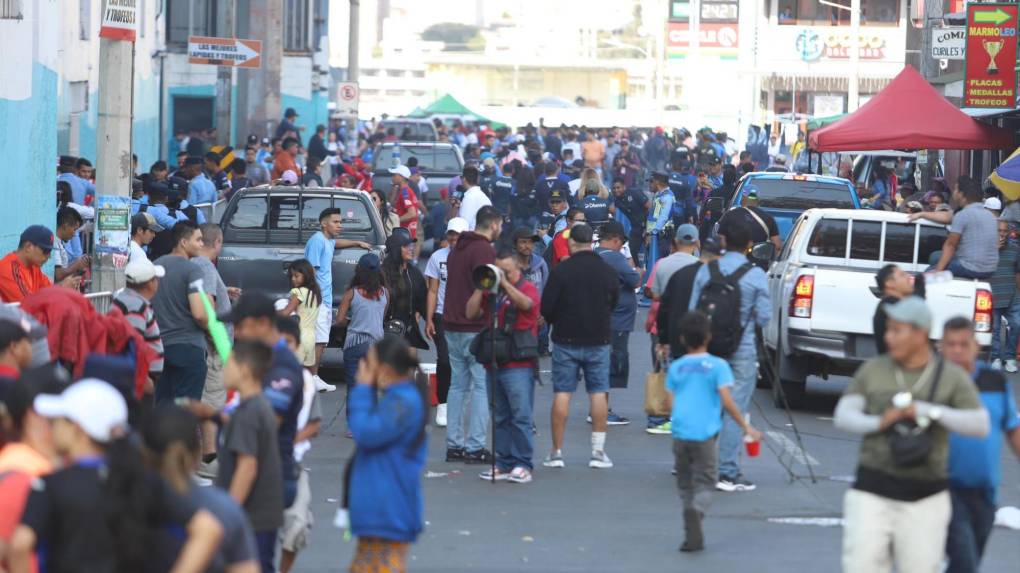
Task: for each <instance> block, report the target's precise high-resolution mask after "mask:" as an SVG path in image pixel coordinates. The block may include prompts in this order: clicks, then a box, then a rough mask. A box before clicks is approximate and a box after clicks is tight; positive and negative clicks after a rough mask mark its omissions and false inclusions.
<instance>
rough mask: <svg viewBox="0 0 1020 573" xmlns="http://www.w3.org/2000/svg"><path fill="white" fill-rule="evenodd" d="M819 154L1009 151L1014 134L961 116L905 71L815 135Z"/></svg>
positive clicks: (811, 139)
mask: <svg viewBox="0 0 1020 573" xmlns="http://www.w3.org/2000/svg"><path fill="white" fill-rule="evenodd" d="M808 145H809V146H810V148H811V149H813V150H815V151H869V150H875V149H1006V148H1012V147H1013V145H1014V144H1013V134H1012V133H1011V132H1010V131H1008V130H1005V129H1001V128H998V127H992V126H990V125H987V124H984V123H981V122H979V121H977V120H975V119H973V118H971V117H969V116H968V115H967V114H965V113H963V112H962V111H960V110H959V109H958V108H957V107H956V106H954V105H953V104H952V103H950V102H949V100H947V99H946V98H944V97H942V96H941V95H939V93H938V92H937V91H935V88H933V87H932V86H931V85H930V84H928V82H926V81H925V80H924V78H922V77H921V75H920V74H918V73H917V71H916V70H914V68H912V67H910V66H907V67H905V68H903V71H901V72H900V73H899V75H897V76H896V78H895V79H893V80H892V82H890V83H889V85H888V86H887V87H886V88H885V89H884V90H882V91H881V92H879V93H878V94H876V95H875V97H873V98H871V99H870V100H869V101H868V102H867V103H866V104H864V105H862V106H861V107H860V109H858V110H857V111H855V112H853V113H851V114H849V115H847V116H846V117H845V118H843V119H842V120H840V121H837V122H836V123H833V124H831V125H828V126H826V127H823V128H821V129H819V130H817V131H814V132H811V133H810V134H809V136H808Z"/></svg>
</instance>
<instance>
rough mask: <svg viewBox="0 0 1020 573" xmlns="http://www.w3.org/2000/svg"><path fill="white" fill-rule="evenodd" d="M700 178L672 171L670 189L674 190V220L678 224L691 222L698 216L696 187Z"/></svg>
mask: <svg viewBox="0 0 1020 573" xmlns="http://www.w3.org/2000/svg"><path fill="white" fill-rule="evenodd" d="M697 185H698V180H697V179H696V178H695V177H694V175H691V174H690V173H681V172H679V171H671V172H670V174H669V189H670V191H672V192H673V198H674V199H675V202H674V203H673V222H674V223H676V224H677V225H682V224H684V223H689V222H691V221H694V220H695V219H697V217H698V204H697V202H696V201H695V200H694V189H695V188H696V187H697Z"/></svg>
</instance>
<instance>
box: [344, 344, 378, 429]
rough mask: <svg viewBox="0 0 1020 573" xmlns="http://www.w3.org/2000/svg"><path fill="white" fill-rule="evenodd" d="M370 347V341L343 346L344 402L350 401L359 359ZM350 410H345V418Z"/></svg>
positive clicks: (355, 382) (349, 415)
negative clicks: (345, 398) (345, 374)
mask: <svg viewBox="0 0 1020 573" xmlns="http://www.w3.org/2000/svg"><path fill="white" fill-rule="evenodd" d="M370 348H372V343H371V342H366V343H364V344H357V345H354V346H352V347H350V348H344V371H345V372H346V373H347V400H346V402H344V403H345V404H350V403H351V390H352V389H353V388H354V385H355V384H357V383H358V381H357V380H355V379H354V378H355V377H356V376H357V375H358V364H359V363H360V362H361V359H362V358H364V357H365V356H366V355H367V354H368V350H369V349H370ZM350 417H351V414H350V410H348V411H347V419H350Z"/></svg>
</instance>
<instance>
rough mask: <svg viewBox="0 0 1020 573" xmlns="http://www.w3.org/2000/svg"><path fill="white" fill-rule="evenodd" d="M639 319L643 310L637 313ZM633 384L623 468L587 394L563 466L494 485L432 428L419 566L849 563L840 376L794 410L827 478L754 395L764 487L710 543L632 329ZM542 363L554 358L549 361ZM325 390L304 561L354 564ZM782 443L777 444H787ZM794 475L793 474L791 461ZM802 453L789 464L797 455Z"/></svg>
mask: <svg viewBox="0 0 1020 573" xmlns="http://www.w3.org/2000/svg"><path fill="white" fill-rule="evenodd" d="M642 323H643V320H642V319H641V317H640V316H639V320H638V324H639V325H640V324H642ZM631 353H632V354H631V359H632V377H631V387H630V388H628V389H627V390H625V391H622V392H616V393H613V394H612V404H613V409H614V411H616V412H617V413H619V414H622V415H625V416H628V417H630V418H631V419H632V420H634V422H633V423H632V424H631V425H629V426H623V427H613V428H610V430H609V437H608V440H607V444H606V449H607V452H608V453H609V455H610V456H611V457H612V458H613V461H614V463H615V464H616V467H615V468H613V469H611V470H606V471H600V470H593V469H589V468H588V467H587V459H588V451H589V436H590V434H589V426H588V425H587V424H586V423H585V422H584V416H585V415H586V413H587V410H586V406H585V404H584V403H583V402H582V401H581V398H583V397H584V396H583V395H582V394H578V395H577V396H576V397H575V400H574V402H573V404H572V408H571V419H570V421H569V425H568V428H567V438H566V443H565V446H564V454H565V457H566V460H567V464H568V465H567V467H566V469H563V470H548V469H545V468H542V467H541V466H540V465H539V467H537V468H536V471H535V481H533V482H532V483H531V484H527V485H514V484H508V483H500V484H495V485H492V484H489V483H486V482H483V481H481V480H479V479H478V477H477V473H478V472H479V471H480V469H481V468H479V467H478V466H465V465H462V464H447V463H445V462H444V461H443V456H444V444H443V439H444V436H445V432H444V430H443V429H441V428H433V429H432V430H431V434H430V448H429V450H430V451H429V463H428V467H427V469H428V471H429V472H437V473H445V472H449V475H445V476H442V477H433V478H429V479H426V480H425V500H426V512H425V514H426V515H425V519H426V521H427V526H426V529H425V533H424V534H423V535H422V537H421V538H420V539H419V542H418V543H417V545H415V546H414V547H413V549H412V552H411V554H412V558H411V561H410V568H411V570H412V571H415V572H451V571H458V572H460V571H463V572H467V571H472V572H473V571H486V572H492V573H502V572H507V573H509V572H515V571H540V572H572V571H585V572H595V571H607V572H608V571H639V570H640V571H678V570H680V571H694V572H700V571H706V572H707V571H732V572H740V571H761V572H767V571H776V572H780V571H782V572H789V571H805V572H807V571H812V572H815V571H818V572H836V571H839V555H840V536H841V530H840V528H839V527H838V526H833V525H834V524H835V519H838V518H839V517H840V515H841V513H842V512H841V506H842V494H843V492H844V491H845V490H846V488H847V485H848V483H847V482H848V480H849V479H850V476H851V475H852V474H853V471H854V467H855V464H856V458H857V455H856V452H857V439H856V438H853V437H850V436H848V435H846V434H843V433H842V432H839V431H837V430H835V429H834V428H833V427H832V422H831V420H830V419H829V417H830V416H831V415H832V410H833V408H834V407H835V404H836V400H837V399H838V395H839V392H840V391H841V390H842V388H843V387H844V385H845V384H846V379H842V380H840V381H828V382H826V381H822V380H820V379H813V380H812V383H811V390H812V392H813V398H812V400H811V401H810V404H809V405H810V408H809V409H808V410H806V411H801V412H798V413H797V414H795V419H796V421H797V425H798V427H799V429H800V431H801V433H802V435H803V436H804V441H805V446H806V447H807V450H808V454H809V455H810V459H809V460H808V461H809V462H811V463H814V464H817V465H813V466H812V467H813V469H814V472H815V474H816V477H817V479H818V481H817V482H816V483H812V482H811V480H810V479H809V478H808V468H807V466H806V465H804V464H803V463H801V462H798V461H797V460H793V461H791V455H790V454H789V452H788V451H787V450H786V449H785V447H784V444H792V443H793V442H792V440H793V434H792V432H791V431H790V430H791V429H790V428H789V427H788V426H787V423H788V421H787V419H786V415H785V413H783V412H782V411H781V410H777V409H776V408H774V407H773V406H772V402H771V398H770V395H769V393H768V391H765V390H759V391H758V392H757V394H756V395H755V398H754V405H753V406H752V412H751V421H752V423H753V424H755V425H756V426H757V427H758V428H760V429H762V430H763V431H767V432H768V433H769V439H768V440H767V444H766V446H767V447H766V448H763V449H762V455H761V456H760V457H759V458H757V459H755V460H752V461H750V462H747V463H746V465H745V466H744V468H745V473H746V475H747V476H748V477H749V478H750V479H751V480H753V481H754V482H756V483H757V485H758V489H757V490H756V491H753V492H749V493H730V494H725V493H717V494H716V496H715V499H714V502H713V506H712V509H711V511H710V512H709V517H708V518H707V520H706V535H707V540H708V547H707V550H706V551H705V552H704V553H702V554H698V555H693V556H692V555H687V554H681V553H679V552H678V551H677V547H678V546H679V544H680V541H681V538H682V523H681V516H680V502H679V498H678V495H677V492H676V486H675V483H674V481H673V478H672V476H670V473H669V470H670V467H671V464H672V454H671V452H670V450H669V447H670V446H669V442H670V438H669V437H668V436H651V435H648V434H646V433H645V432H644V423H643V412H642V405H643V393H644V389H643V382H644V373H646V372H647V371H648V370H649V367H650V364H649V363H650V358H649V356H648V355H647V354H648V350H647V339H646V337H645V335H644V334H643V333H638V332H636V333H634V335H633V336H632V338H631ZM542 368H543V369H544V370H548V368H549V364H548V360H545V361H543V364H542ZM544 376H546V378H547V381H546V385H545V386H543V387H540V388H539V389H538V392H537V396H536V400H535V405H536V408H535V409H536V420H535V421H536V423H537V425H538V430H539V434H540V435H539V436H538V437H537V438H536V452H535V457H536V463H537V462H538V461H539V460H540V459H541V458H542V457H544V456H545V454H546V453H547V452H548V449H549V417H548V413H549V404H550V402H551V399H552V388H551V386H550V384H549V382H548V373H546V374H545V375H544ZM323 396H325V402H324V408H323V411H324V415H325V418H326V419H325V423H324V426H325V428H326V430H325V432H324V433H323V435H322V436H321V437H320V438H318V440H317V441H316V442H315V447H314V448H313V450H312V451H311V453H310V454H309V455H308V456H307V457H306V458H305V460H306V463H307V465H308V466H309V467H310V469H311V472H312V489H313V497H314V500H315V501H314V511H315V519H316V526H315V530H314V532H313V542H312V544H313V545H312V548H311V549H310V550H309V551H308V552H307V553H305V554H302V555H301V557H300V558H299V561H298V567H297V570H298V571H309V572H320V571H323V572H324V571H345V570H346V567H347V565H348V564H349V562H350V558H351V554H352V551H353V549H354V543H353V542H344V541H343V540H342V538H341V536H340V534H339V532H338V530H336V529H334V528H333V527H332V525H331V523H332V520H333V514H334V511H335V510H336V507H337V499H338V498H339V497H340V472H341V470H342V465H343V462H344V461H345V460H346V458H347V456H348V455H350V452H351V445H352V443H351V441H350V440H347V439H345V438H344V436H343V433H344V429H345V426H344V422H343V417H342V416H338V417H335V415H336V413H337V411H338V408H339V407H340V405H341V402H342V399H343V398H342V397H343V392H342V389H341V391H337V392H335V393H333V394H328V395H323ZM779 454H781V456H778V455H779ZM781 462H782V463H785V464H787V465H790V467H791V469H792V470H793V472H794V473H795V474H796V475H797V476H798V479H796V480H794V481H793V482H791V481H790V478H789V474H788V473H787V470H786V469H784V467H783V465H782V463H781ZM791 464H792V465H791ZM1018 466H1020V464H1018V463H1017V461H1016V459H1015V458H1013V457H1012V454H1011V453H1009V454H1008V455H1006V457H1004V460H1003V474H1004V475H1003V484H1004V486H1003V488H1002V489H1001V490H1000V503H1001V504H1004V505H1020V467H1018ZM784 518H803V519H815V520H818V521H817V522H818V523H827V524H830V525H828V526H822V525H817V524H796V523H777V522H775V521H774V520H782V519H784ZM1018 560H1020V532H1016V531H1009V530H1006V529H1002V528H996V530H995V532H994V534H993V536H992V540H991V543H990V547H989V550H988V554H987V556H986V558H985V566H984V568H983V571H984V572H986V573H998V572H1003V573H1005V572H1013V571H1016V570H1017V569H1016V564H1017V563H1018Z"/></svg>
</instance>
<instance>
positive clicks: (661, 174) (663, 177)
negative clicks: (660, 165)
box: [648, 171, 669, 183]
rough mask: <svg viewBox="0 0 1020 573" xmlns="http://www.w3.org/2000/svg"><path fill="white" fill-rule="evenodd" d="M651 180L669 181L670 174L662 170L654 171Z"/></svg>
mask: <svg viewBox="0 0 1020 573" xmlns="http://www.w3.org/2000/svg"><path fill="white" fill-rule="evenodd" d="M648 180H649V181H658V182H660V183H669V175H667V174H666V173H664V172H662V171H653V172H652V175H651V177H649V178H648Z"/></svg>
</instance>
